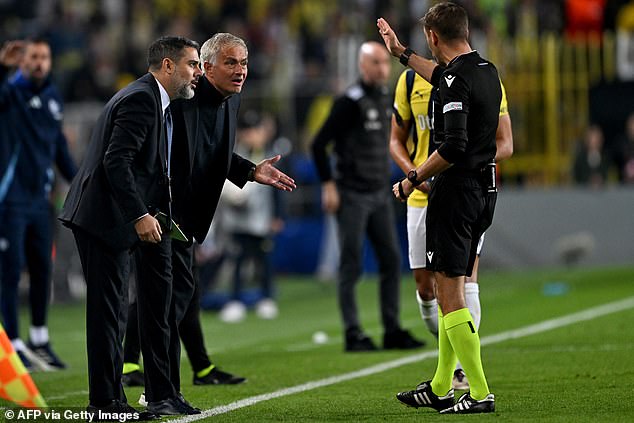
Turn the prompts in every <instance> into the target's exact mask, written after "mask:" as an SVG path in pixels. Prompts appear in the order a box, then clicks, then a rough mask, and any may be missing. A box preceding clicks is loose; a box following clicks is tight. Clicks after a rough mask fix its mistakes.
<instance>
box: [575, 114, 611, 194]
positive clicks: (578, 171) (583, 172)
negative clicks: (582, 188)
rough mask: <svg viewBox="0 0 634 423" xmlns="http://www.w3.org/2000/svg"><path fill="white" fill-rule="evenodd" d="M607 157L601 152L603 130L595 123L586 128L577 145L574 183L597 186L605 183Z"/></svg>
mask: <svg viewBox="0 0 634 423" xmlns="http://www.w3.org/2000/svg"><path fill="white" fill-rule="evenodd" d="M607 173H608V159H607V157H606V155H605V154H604V152H603V131H602V130H601V128H600V127H599V126H597V125H591V126H589V127H588V129H586V132H585V134H584V136H583V139H582V140H581V141H580V142H579V145H578V146H577V152H576V154H575V161H574V168H573V175H574V181H575V183H577V184H579V185H589V186H591V187H593V188H598V187H600V186H602V185H604V184H605V182H606V179H607Z"/></svg>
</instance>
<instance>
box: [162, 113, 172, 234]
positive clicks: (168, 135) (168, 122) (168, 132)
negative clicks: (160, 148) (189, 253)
mask: <svg viewBox="0 0 634 423" xmlns="http://www.w3.org/2000/svg"><path fill="white" fill-rule="evenodd" d="M164 116H165V121H164V123H165V141H167V142H166V148H167V152H166V156H165V162H166V166H165V167H166V170H167V191H168V195H169V197H168V203H167V230H168V231H169V230H172V181H171V180H170V174H171V164H172V159H171V156H172V133H173V130H174V125H173V123H172V112H171V111H170V108H169V106H167V108H166V109H165V115H164Z"/></svg>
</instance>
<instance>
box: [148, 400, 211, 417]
mask: <svg viewBox="0 0 634 423" xmlns="http://www.w3.org/2000/svg"><path fill="white" fill-rule="evenodd" d="M147 410H148V411H149V412H151V413H154V414H158V415H159V416H180V415H189V414H200V410H198V411H196V410H195V409H194V408H193V407H191V406H189V407H188V406H186V405H185V403H183V402H182V401H181V400H180V399H179V398H177V397H173V398H168V399H164V400H161V401H152V402H148V404H147Z"/></svg>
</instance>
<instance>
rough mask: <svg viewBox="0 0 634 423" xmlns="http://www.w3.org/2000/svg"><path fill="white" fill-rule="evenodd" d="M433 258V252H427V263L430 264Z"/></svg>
mask: <svg viewBox="0 0 634 423" xmlns="http://www.w3.org/2000/svg"><path fill="white" fill-rule="evenodd" d="M433 258H434V252H433V251H427V261H428V262H430V263H431V259H433Z"/></svg>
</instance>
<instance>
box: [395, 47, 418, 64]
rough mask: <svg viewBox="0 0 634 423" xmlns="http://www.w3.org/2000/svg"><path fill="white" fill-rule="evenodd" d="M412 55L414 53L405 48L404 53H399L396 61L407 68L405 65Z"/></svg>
mask: <svg viewBox="0 0 634 423" xmlns="http://www.w3.org/2000/svg"><path fill="white" fill-rule="evenodd" d="M413 53H416V52H415V51H414V50H412V49H411V48H409V47H406V48H405V51H404V52H402V53H401V55H400V56H399V58H398V60H399V61H400V62H401V63H402V64H403V66H407V64H408V63H409V56H411V55H412V54H413Z"/></svg>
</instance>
